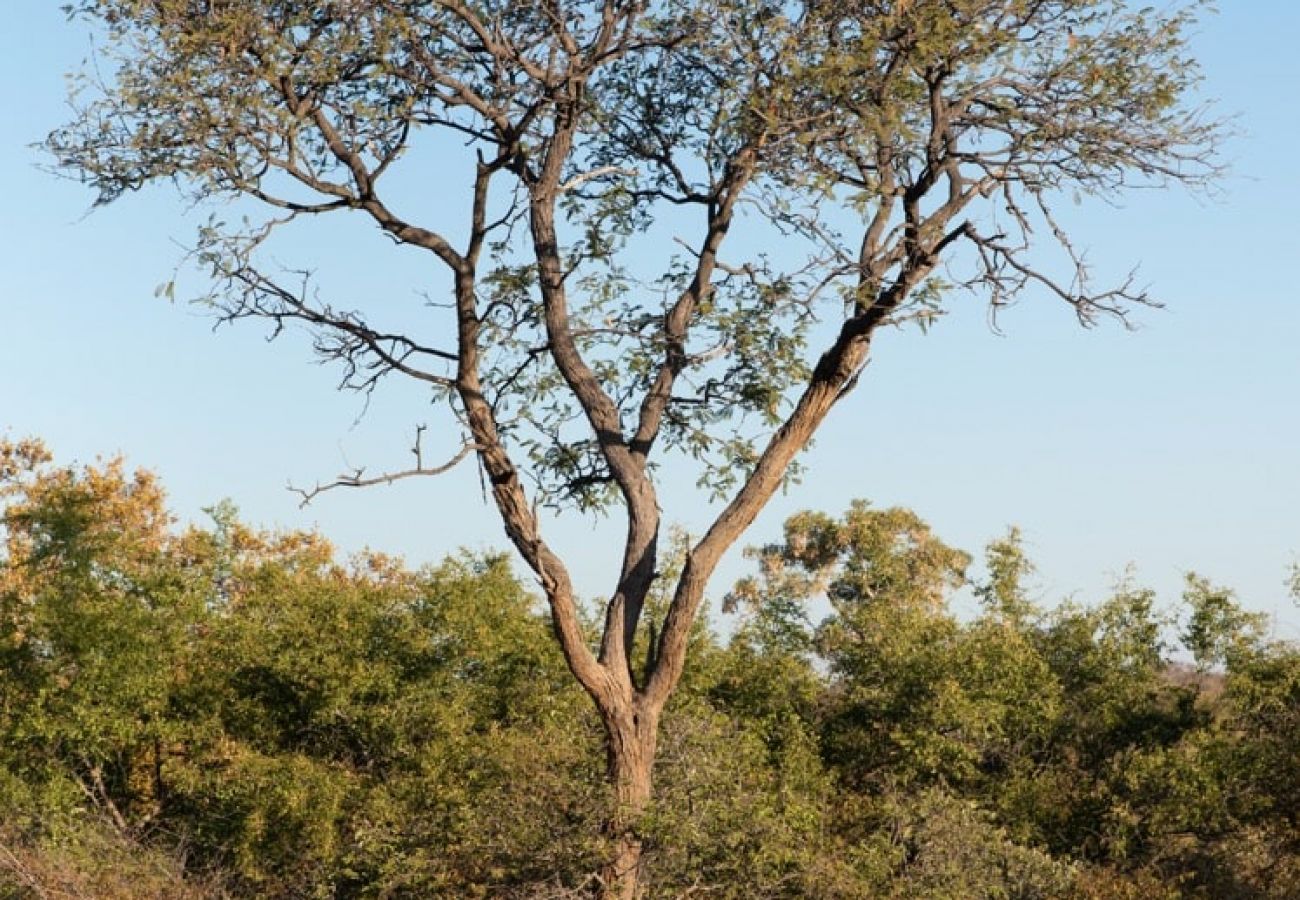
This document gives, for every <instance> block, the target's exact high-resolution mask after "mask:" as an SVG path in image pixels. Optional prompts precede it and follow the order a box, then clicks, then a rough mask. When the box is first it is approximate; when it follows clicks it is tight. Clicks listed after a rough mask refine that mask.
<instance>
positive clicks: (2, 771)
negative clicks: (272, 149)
mask: <svg viewBox="0 0 1300 900" xmlns="http://www.w3.org/2000/svg"><path fill="white" fill-rule="evenodd" d="M0 507H2V509H3V521H2V526H0V527H2V528H3V531H2V533H0V537H2V538H3V542H4V543H3V550H2V551H0V554H2V555H0V898H19V897H23V898H25V897H42V898H43V897H94V898H217V897H248V898H253V897H257V898H286V900H287V898H352V897H357V898H360V897H366V898H431V897H447V898H467V897H520V898H523V897H532V898H559V897H579V896H587V895H588V893H589V892H590V891H591V890H592V888H593V887H594V884H595V878H596V877H597V876H596V875H595V874H594V873H597V872H599V871H600V867H601V864H602V861H603V860H605V859H606V858H607V855H608V851H607V848H606V847H605V846H604V845H603V841H604V839H603V838H602V834H601V823H602V821H603V817H604V815H605V813H606V809H607V807H606V806H605V796H604V794H605V791H606V787H605V784H604V779H603V772H604V765H603V759H602V747H601V734H602V732H601V729H600V727H599V723H598V721H597V720H596V718H595V716H594V713H593V711H592V709H591V708H590V701H589V700H588V699H587V698H586V696H585V695H584V694H583V693H582V692H581V690H580V689H579V688H578V687H577V686H576V685H575V684H574V683H573V680H572V679H571V677H570V676H569V675H568V672H567V671H566V669H565V666H564V662H563V660H562V658H561V656H560V654H559V652H558V651H557V649H556V648H555V646H554V643H553V639H552V638H551V635H550V633H549V624H548V622H547V620H546V618H545V617H544V615H543V614H542V611H541V608H540V606H539V604H538V602H537V601H536V600H535V598H534V597H533V596H532V595H531V594H530V593H529V590H528V588H527V586H526V585H525V584H522V583H521V582H520V581H519V580H517V579H516V577H515V575H514V574H513V573H512V569H511V567H510V565H509V563H508V561H507V560H506V558H504V557H496V556H472V555H462V556H457V557H452V558H449V559H448V560H446V561H445V562H443V563H441V564H440V565H437V566H432V567H425V568H421V569H411V568H408V567H407V566H405V565H404V564H403V563H402V562H401V561H400V560H396V559H393V558H389V557H385V556H383V555H381V554H377V553H370V554H364V555H361V556H358V557H354V558H352V559H349V560H346V561H341V560H340V559H338V558H337V556H336V555H335V553H334V551H333V549H332V548H331V547H330V545H329V544H328V542H327V541H326V540H324V539H323V538H322V537H320V536H319V535H316V534H310V533H290V534H272V533H264V532H260V531H257V530H254V529H251V528H249V527H247V526H246V525H244V524H242V523H241V522H240V521H239V519H238V517H237V515H236V513H235V511H234V509H233V508H232V507H230V506H229V505H226V504H223V505H219V506H217V507H215V508H213V509H212V510H211V524H210V525H208V526H206V527H198V526H187V527H180V526H178V525H177V524H176V522H175V521H174V520H173V518H172V517H171V516H169V514H168V513H167V511H166V505H165V496H164V493H163V490H162V489H161V487H160V485H159V484H158V482H157V480H156V479H155V478H154V477H153V476H151V475H149V474H148V473H132V472H130V471H128V470H127V469H126V467H125V466H124V465H123V464H122V463H121V462H120V461H110V462H106V463H103V464H99V465H90V466H84V467H73V466H59V465H56V464H55V463H54V462H53V461H52V460H51V458H50V456H49V454H48V453H47V452H46V450H45V448H44V447H43V446H42V445H41V444H39V443H38V442H35V441H21V442H19V441H9V442H4V441H0ZM752 557H753V560H754V564H755V569H754V570H755V573H756V574H755V575H754V576H753V577H751V578H749V579H747V580H745V581H743V582H741V583H740V584H738V585H736V586H735V588H734V589H733V590H732V591H731V592H730V593H729V594H728V595H727V598H726V601H725V605H726V607H727V608H728V610H729V611H730V612H732V613H734V614H735V615H736V618H737V622H738V624H737V625H736V627H735V628H734V629H732V633H731V636H730V637H729V638H727V639H725V640H724V639H722V638H720V637H719V636H718V635H717V634H716V633H715V632H714V631H712V630H711V629H710V628H709V627H707V625H702V626H700V627H699V628H698V629H697V631H696V634H695V636H694V642H695V645H696V646H695V647H694V648H693V649H692V651H691V657H690V658H691V664H690V668H689V671H688V675H687V677H686V683H685V684H684V685H683V688H682V690H681V691H680V692H679V693H678V695H677V696H676V698H675V700H674V701H673V704H672V705H671V707H670V712H669V714H668V715H667V716H666V718H665V721H664V723H663V737H662V741H661V749H660V756H659V762H658V765H657V768H656V770H655V787H656V799H655V802H654V804H653V807H652V809H651V811H650V812H649V814H648V816H647V820H646V821H645V822H644V823H643V829H644V833H645V834H646V835H647V853H648V856H649V859H650V861H651V863H650V866H649V868H648V871H649V872H650V873H651V877H652V879H653V883H652V884H651V886H650V895H651V896H653V897H687V896H689V897H734V898H778V897H788V898H803V897H811V898H875V897H897V898H953V900H959V898H960V900H967V898H985V897H987V898H993V897H997V898H1071V897H1079V898H1098V900H1101V898H1107V900H1109V898H1133V900H1139V898H1140V900H1158V898H1179V897H1206V898H1248V897H1276V898H1294V897H1300V827H1298V824H1300V823H1297V815H1300V649H1298V648H1297V647H1296V646H1295V645H1294V644H1287V643H1282V642H1277V641H1274V640H1271V639H1270V636H1269V633H1268V630H1267V628H1266V623H1265V622H1264V621H1262V620H1261V617H1259V616H1258V615H1256V614H1252V613H1249V612H1247V611H1244V610H1243V609H1242V608H1241V607H1240V606H1239V605H1238V604H1237V602H1236V601H1235V599H1234V596H1233V594H1232V593H1231V592H1230V591H1228V590H1225V589H1222V588H1219V587H1217V586H1215V585H1213V584H1211V583H1209V582H1208V581H1206V580H1204V579H1201V578H1199V577H1196V576H1193V575H1189V576H1188V579H1187V582H1186V590H1185V593H1184V595H1183V597H1182V599H1181V603H1180V604H1179V606H1178V608H1177V609H1176V610H1174V611H1162V609H1161V607H1160V606H1159V605H1158V604H1157V601H1156V598H1155V597H1154V596H1153V595H1152V593H1151V592H1149V591H1147V590H1143V589H1141V588H1140V587H1138V586H1136V585H1132V584H1124V585H1120V586H1119V587H1117V589H1116V590H1115V592H1114V594H1113V596H1110V597H1108V598H1105V599H1104V600H1102V601H1101V602H1099V603H1097V604H1096V605H1092V606H1087V607H1085V606H1078V605H1073V604H1066V605H1062V606H1059V607H1056V608H1053V609H1050V610H1044V609H1043V608H1040V607H1039V606H1038V605H1037V604H1036V603H1035V602H1034V599H1033V596H1032V594H1033V592H1032V590H1031V589H1030V587H1029V584H1030V582H1031V580H1032V567H1031V564H1030V562H1029V560H1028V559H1027V558H1026V557H1025V555H1024V553H1023V550H1022V546H1021V542H1020V540H1019V538H1018V535H1017V534H1016V533H1015V532H1014V531H1012V532H1010V533H1009V534H1008V535H1007V536H1006V537H1005V538H1004V539H1001V540H999V541H996V542H994V543H993V544H992V545H990V546H989V547H988V548H987V550H986V555H985V564H984V565H983V566H981V567H980V570H981V572H982V573H983V574H981V575H980V576H979V577H978V578H976V579H974V580H971V578H970V577H969V576H968V575H967V570H968V568H971V566H970V563H971V560H970V557H968V556H967V555H966V554H965V553H963V552H961V551H959V550H956V549H954V548H951V547H949V546H947V545H945V544H944V543H943V542H942V541H941V540H940V539H939V538H937V537H936V536H935V535H933V534H932V533H931V531H930V530H929V528H928V527H927V526H926V524H925V523H924V522H922V521H921V520H920V519H919V518H918V517H917V516H916V515H915V514H913V513H911V512H909V511H907V510H904V509H876V508H874V507H871V506H869V505H867V504H865V503H857V504H854V505H853V506H852V507H851V508H850V509H849V511H848V512H847V513H845V514H844V515H842V516H840V517H832V516H828V515H823V514H819V513H805V514H800V515H798V516H795V517H794V518H792V519H791V520H790V521H789V522H788V523H787V526H786V532H785V535H784V538H783V540H782V541H781V542H780V543H779V544H774V545H772V546H768V547H763V548H758V549H756V550H754V551H752ZM665 580H666V581H670V580H671V579H665ZM959 588H973V590H974V592H975V595H976V596H977V597H978V598H979V600H980V603H981V608H982V611H981V613H980V614H979V615H978V616H977V617H975V618H973V619H970V618H968V617H963V618H958V617H956V616H954V615H953V613H952V612H951V611H950V609H949V607H948V600H949V598H950V596H951V594H952V592H953V591H955V590H957V589H959ZM810 598H826V599H828V600H829V614H828V615H827V616H826V617H825V619H824V620H823V621H820V622H813V621H811V620H810V613H809V610H810V605H809V599H810ZM657 602H658V603H659V606H658V607H657V610H651V614H652V616H653V615H657V614H662V608H663V604H662V598H660V599H659V601H657ZM811 608H814V609H822V608H826V607H825V604H824V602H823V603H819V604H816V605H814V606H812V607H811ZM595 631H596V629H595V627H594V625H593V629H592V633H593V635H594V634H595ZM639 653H640V654H641V655H643V654H644V648H641V649H640V650H639ZM1173 659H1177V660H1180V661H1182V662H1179V663H1177V664H1174V663H1171V660H1173Z"/></svg>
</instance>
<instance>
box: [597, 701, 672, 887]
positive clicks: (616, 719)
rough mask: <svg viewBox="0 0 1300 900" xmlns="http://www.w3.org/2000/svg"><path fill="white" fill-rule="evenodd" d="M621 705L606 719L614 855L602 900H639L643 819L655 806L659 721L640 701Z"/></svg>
mask: <svg viewBox="0 0 1300 900" xmlns="http://www.w3.org/2000/svg"><path fill="white" fill-rule="evenodd" d="M621 706H622V708H619V709H616V710H611V711H610V712H608V713H605V714H604V715H603V718H604V721H605V732H606V739H607V741H608V744H607V754H608V756H607V761H606V766H607V769H606V771H607V773H608V777H609V782H610V786H611V788H612V789H613V793H614V809H613V811H612V813H611V815H610V818H609V821H608V822H607V823H606V830H607V833H608V836H609V838H610V840H611V843H612V845H613V852H612V854H611V856H610V858H609V862H608V863H607V864H606V865H605V868H604V870H603V871H602V872H601V890H600V896H601V898H602V900H639V898H641V897H643V896H645V887H646V885H645V879H644V878H643V877H642V875H643V858H642V853H643V850H644V840H643V837H642V835H641V832H640V820H641V817H642V816H643V815H644V814H645V811H646V808H647V806H648V805H649V803H650V792H651V787H652V783H653V770H654V758H655V745H656V742H657V737H658V724H659V723H658V719H659V716H658V714H657V713H655V712H652V711H650V710H642V709H639V707H640V703H639V701H638V700H635V699H634V700H632V702H631V703H628V704H624V705H621Z"/></svg>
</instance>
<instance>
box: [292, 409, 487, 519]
mask: <svg viewBox="0 0 1300 900" xmlns="http://www.w3.org/2000/svg"><path fill="white" fill-rule="evenodd" d="M425 427H426V426H424V425H420V426H419V427H417V428H416V429H415V444H414V446H412V447H411V453H412V454H413V455H414V456H415V465H414V466H413V467H412V468H409V469H403V470H401V471H396V472H385V473H383V474H382V475H375V476H372V477H370V478H367V477H365V469H363V468H357V469H353V470H352V471H351V472H349V473H347V474H344V475H340V476H339V477H338V478H336V479H335V480H334V481H331V482H329V483H328V484H320V483H317V484H316V485H315V486H314V487H310V488H296V487H294V486H293V485H292V484H291V485H289V490H291V491H293V492H294V493H295V494H298V495H299V496H301V497H302V502H301V503H299V504H298V506H299V508H303V507H306V506H307V505H309V504H310V503H311V502H312V501H313V500H315V499H316V498H317V497H318V496H320V495H321V494H323V493H325V492H326V491H332V490H335V489H336V488H365V487H373V486H375V485H378V484H393V483H394V482H396V481H401V480H403V479H406V478H417V477H424V476H429V475H442V474H443V473H445V472H449V471H451V470H452V469H453V468H455V467H456V466H457V465H459V464H460V462H461V461H462V460H463V459H465V458H466V457H467V456H469V455H470V454H471V453H473V452H474V451H476V450H479V449H480V447H479V445H478V444H475V443H472V442H466V443H465V444H463V445H462V446H461V448H460V450H458V451H457V452H456V455H455V456H453V457H452V458H451V459H449V460H448V461H447V462H445V463H443V464H441V465H437V466H426V465H425V464H424V451H423V449H422V447H421V441H422V440H423V438H424V431H425Z"/></svg>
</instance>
